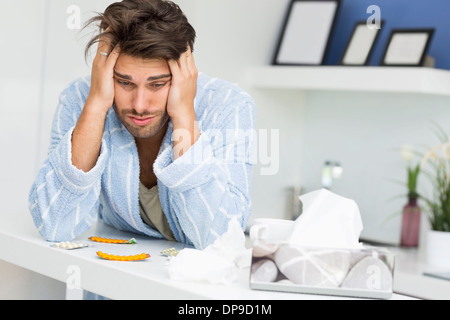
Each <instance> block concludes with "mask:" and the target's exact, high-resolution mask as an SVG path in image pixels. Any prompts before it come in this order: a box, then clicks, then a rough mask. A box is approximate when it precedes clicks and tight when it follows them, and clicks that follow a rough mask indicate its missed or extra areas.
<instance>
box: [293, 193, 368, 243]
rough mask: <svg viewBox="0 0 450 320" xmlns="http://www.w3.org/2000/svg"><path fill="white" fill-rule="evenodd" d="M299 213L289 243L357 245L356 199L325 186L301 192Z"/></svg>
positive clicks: (358, 235) (358, 212) (359, 220)
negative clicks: (308, 191) (340, 194)
mask: <svg viewBox="0 0 450 320" xmlns="http://www.w3.org/2000/svg"><path fill="white" fill-rule="evenodd" d="M300 201H301V202H302V204H303V212H302V214H301V215H300V216H299V217H298V218H297V219H296V220H295V222H294V227H293V228H292V233H291V235H290V237H289V238H288V243H290V244H292V245H297V246H305V247H316V248H318V247H321V248H339V249H343V248H345V249H358V248H361V247H362V244H361V243H360V242H359V237H360V235H361V231H362V230H363V223H362V220H361V215H360V211H359V207H358V205H357V203H356V202H355V201H354V200H352V199H347V198H344V197H342V196H339V195H337V194H335V193H333V192H331V191H329V190H327V189H320V190H317V191H313V192H310V193H307V194H304V195H302V196H300Z"/></svg>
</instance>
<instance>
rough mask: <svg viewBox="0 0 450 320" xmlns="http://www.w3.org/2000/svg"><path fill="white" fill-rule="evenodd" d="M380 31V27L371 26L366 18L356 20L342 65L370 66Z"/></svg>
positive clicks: (382, 21) (381, 22)
mask: <svg viewBox="0 0 450 320" xmlns="http://www.w3.org/2000/svg"><path fill="white" fill-rule="evenodd" d="M383 25H384V20H381V21H380V26H381V27H383ZM380 33H381V29H380V28H369V27H368V26H367V21H365V20H364V21H358V22H356V24H355V27H354V28H353V31H352V34H351V36H350V39H349V41H348V42H347V45H346V47H345V50H344V54H343V55H342V58H341V61H340V65H344V66H368V65H369V63H370V58H371V55H372V51H373V48H374V47H375V44H376V42H377V40H378V38H379V36H380Z"/></svg>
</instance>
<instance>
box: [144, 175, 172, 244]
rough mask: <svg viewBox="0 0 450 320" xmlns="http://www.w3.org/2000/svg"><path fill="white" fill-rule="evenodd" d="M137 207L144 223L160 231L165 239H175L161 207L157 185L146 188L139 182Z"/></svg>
mask: <svg viewBox="0 0 450 320" xmlns="http://www.w3.org/2000/svg"><path fill="white" fill-rule="evenodd" d="M139 209H140V213H141V217H142V220H144V222H145V223H146V224H148V225H149V226H150V227H152V228H154V229H156V230H158V231H159V232H161V234H162V235H163V236H164V237H165V238H166V239H167V240H172V241H175V237H174V235H173V232H172V229H170V226H169V222H168V221H167V217H166V215H165V214H164V212H163V211H162V208H161V202H160V201H159V194H158V186H154V187H153V188H151V189H147V187H146V186H144V185H143V184H142V183H141V182H139Z"/></svg>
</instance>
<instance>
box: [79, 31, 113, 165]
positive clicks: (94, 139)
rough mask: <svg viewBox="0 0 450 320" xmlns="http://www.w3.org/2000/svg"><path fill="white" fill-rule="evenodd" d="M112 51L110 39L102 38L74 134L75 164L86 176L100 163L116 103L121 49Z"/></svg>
mask: <svg viewBox="0 0 450 320" xmlns="http://www.w3.org/2000/svg"><path fill="white" fill-rule="evenodd" d="M109 50H110V44H109V42H108V41H107V39H105V38H100V41H99V45H98V50H97V55H96V56H95V59H94V62H93V64H92V74H91V89H90V92H89V95H88V98H87V100H86V103H85V105H84V108H83V111H82V112H81V115H80V117H79V119H78V121H77V125H76V126H75V129H74V131H73V134H72V164H73V165H74V166H75V167H77V168H78V169H80V170H82V171H84V172H88V171H90V170H91V169H92V168H94V166H95V164H96V162H97V160H98V157H99V154H100V148H101V144H102V136H103V129H104V126H105V119H106V114H107V112H108V110H109V109H110V108H111V106H112V105H113V103H114V67H115V65H116V62H117V59H118V58H119V55H120V48H119V47H118V46H116V47H115V48H114V50H113V51H112V52H109Z"/></svg>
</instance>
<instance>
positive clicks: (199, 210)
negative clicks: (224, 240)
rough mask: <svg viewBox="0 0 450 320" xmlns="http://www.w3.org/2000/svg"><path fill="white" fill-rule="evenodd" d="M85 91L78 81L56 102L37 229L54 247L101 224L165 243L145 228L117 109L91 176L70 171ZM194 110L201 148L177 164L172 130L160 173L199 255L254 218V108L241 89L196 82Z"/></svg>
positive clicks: (33, 204) (34, 194)
mask: <svg viewBox="0 0 450 320" xmlns="http://www.w3.org/2000/svg"><path fill="white" fill-rule="evenodd" d="M89 90H90V77H85V78H81V79H78V80H76V81H74V82H73V83H71V84H70V85H69V86H68V87H67V88H66V89H65V90H64V91H63V92H62V94H61V96H60V98H59V104H58V107H57V110H56V113H55V117H54V120H53V125H52V130H51V141H50V146H49V151H48V158H47V160H46V161H45V162H44V163H43V165H42V167H41V169H40V171H39V173H38V176H37V178H36V180H35V182H34V183H33V185H32V187H31V190H30V194H29V209H30V212H31V215H32V217H33V221H34V224H35V226H36V228H37V229H38V230H39V232H40V234H41V235H42V236H43V237H44V238H45V239H46V240H48V241H69V240H72V239H74V238H76V237H77V236H79V235H80V234H82V233H84V232H85V231H87V230H88V229H89V228H90V226H91V225H92V224H93V223H94V222H95V221H96V220H97V219H98V218H99V219H102V220H103V221H104V222H105V223H107V224H109V225H111V226H113V227H115V228H117V229H119V230H124V231H131V232H135V233H139V234H145V235H148V236H150V237H154V238H163V236H162V235H161V234H160V233H159V232H158V231H157V230H155V229H153V228H151V227H150V226H148V225H147V224H145V223H144V222H143V220H142V219H141V216H140V211H139V172H140V169H139V168H140V167H139V157H138V152H137V148H136V143H135V139H134V137H133V136H132V135H131V134H130V133H129V132H128V130H127V129H126V128H125V127H124V125H123V124H122V123H121V122H120V120H119V119H118V117H117V115H116V113H115V111H114V109H113V108H110V110H109V111H108V113H107V117H106V120H105V129H104V133H103V138H102V145H101V151H100V155H99V158H98V160H97V163H96V165H95V167H94V168H93V169H92V170H91V171H89V172H87V173H85V172H83V171H81V170H78V169H77V168H76V167H74V166H73V165H72V160H71V159H72V156H71V150H72V149H71V148H72V145H71V137H72V132H73V130H74V128H75V125H76V123H77V121H78V118H79V116H80V114H81V111H82V108H83V107H84V104H85V102H86V99H87V96H88V94H89ZM194 105H195V111H196V115H197V121H198V124H199V128H200V132H201V136H200V138H199V140H198V141H197V142H196V143H195V144H194V145H193V146H192V147H191V148H190V149H189V150H188V151H187V152H186V153H185V154H184V155H183V156H181V157H180V158H178V159H177V160H176V161H174V160H173V149H172V132H173V126H172V123H171V122H170V123H169V128H168V130H167V133H166V135H165V137H164V140H163V143H162V145H161V148H160V151H159V155H158V157H157V159H156V161H155V163H154V173H155V175H156V177H157V179H158V188H159V197H160V201H161V206H162V209H163V212H164V214H165V215H166V217H167V220H168V222H169V225H170V227H171V229H172V231H173V233H174V236H175V239H176V240H177V241H179V242H183V243H187V244H190V245H193V246H194V247H195V248H198V249H203V248H205V247H207V246H208V245H209V244H211V243H213V242H214V241H215V240H216V239H217V238H218V237H219V236H220V235H222V234H223V233H224V232H226V231H227V228H228V223H229V221H230V220H231V219H237V220H238V221H239V223H240V224H241V226H242V228H243V229H244V228H245V226H246V224H247V221H248V218H249V215H250V213H251V201H250V192H251V174H252V164H253V163H254V161H253V160H254V156H255V152H254V145H255V140H256V139H255V138H256V135H255V104H254V101H253V99H252V98H251V97H250V96H249V95H248V94H247V93H246V92H244V91H243V90H242V89H240V88H239V87H238V86H237V85H233V84H230V83H228V82H226V81H223V80H220V79H216V78H210V77H208V76H206V75H205V74H200V75H199V77H198V90H197V95H196V98H195V101H194Z"/></svg>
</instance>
